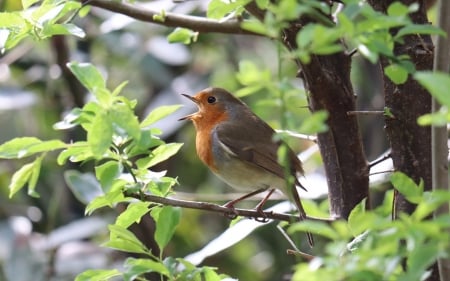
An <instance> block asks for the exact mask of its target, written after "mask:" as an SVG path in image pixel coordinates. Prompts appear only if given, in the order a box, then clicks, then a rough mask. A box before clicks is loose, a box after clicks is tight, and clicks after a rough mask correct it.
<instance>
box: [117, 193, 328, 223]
mask: <svg viewBox="0 0 450 281" xmlns="http://www.w3.org/2000/svg"><path fill="white" fill-rule="evenodd" d="M125 195H126V196H128V197H132V198H136V199H139V200H142V201H146V202H153V203H158V204H162V205H168V206H174V207H182V208H188V209H196V210H204V211H209V212H214V213H221V214H223V215H225V216H227V215H229V214H230V212H232V213H233V214H236V215H238V216H242V217H247V218H253V219H260V220H261V219H272V220H278V221H287V222H296V221H299V220H300V218H299V217H298V216H296V215H289V214H281V213H274V212H263V213H262V214H261V213H260V212H258V211H257V210H249V209H238V208H235V209H234V210H230V208H227V207H223V206H220V205H217V204H213V203H207V202H196V201H187V200H180V199H173V198H167V197H160V196H156V195H151V194H139V193H126V194H125ZM306 219H308V220H313V221H321V222H327V223H329V222H332V221H333V220H332V219H322V218H314V217H309V216H307V217H306Z"/></svg>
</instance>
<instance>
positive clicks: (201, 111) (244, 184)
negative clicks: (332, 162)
mask: <svg viewBox="0 0 450 281" xmlns="http://www.w3.org/2000/svg"><path fill="white" fill-rule="evenodd" d="M182 96H184V97H186V98H188V99H190V100H191V101H193V102H194V103H195V104H196V105H197V107H198V111H197V112H194V113H192V114H190V115H187V116H184V117H182V118H180V119H179V120H180V121H181V120H191V121H192V122H193V124H194V127H195V130H196V137H195V144H196V150H197V155H198V157H199V158H200V159H201V161H202V162H203V163H204V164H205V165H206V166H207V167H208V168H209V169H210V171H211V172H212V173H213V174H215V175H216V176H217V177H218V178H220V179H221V180H222V181H224V182H225V183H227V184H228V185H230V186H231V187H233V188H235V189H236V190H240V191H244V192H248V193H247V194H245V195H244V196H242V197H239V198H237V199H235V200H232V201H230V202H228V203H227V204H225V205H224V206H225V207H228V208H231V209H234V204H236V203H237V202H239V201H242V200H243V199H246V198H248V197H250V196H253V195H255V194H258V193H261V192H264V191H269V192H268V194H267V196H266V197H265V198H264V199H263V200H262V201H261V202H260V203H259V204H258V205H257V207H256V209H257V211H259V212H260V213H261V214H263V212H262V206H263V205H264V203H265V202H266V201H267V200H268V198H269V197H270V196H271V194H272V193H273V192H274V190H275V189H278V190H280V191H281V192H282V193H284V194H285V195H286V196H287V197H288V198H289V199H290V201H292V202H294V204H295V206H296V207H297V209H298V212H299V218H300V220H305V219H306V218H307V217H306V213H305V210H304V208H303V205H302V202H301V200H300V196H299V194H298V191H297V188H296V186H298V187H300V188H302V189H304V190H306V189H305V187H303V185H302V184H301V183H300V182H299V180H298V176H301V175H303V174H304V171H303V168H302V163H301V161H300V160H299V159H298V157H297V155H296V154H295V153H294V152H293V151H292V149H290V148H289V147H288V146H287V145H286V144H285V143H283V142H282V141H275V140H274V135H275V131H274V129H273V128H272V127H270V126H269V125H268V124H267V123H266V122H265V121H263V120H262V119H261V118H259V117H258V116H257V115H256V114H254V113H253V112H252V111H251V109H250V108H249V107H248V106H247V105H246V104H245V103H244V102H242V101H241V100H240V99H238V98H236V97H234V96H233V95H232V94H231V93H229V92H228V91H227V90H225V89H222V88H215V87H210V88H206V89H204V90H201V91H200V92H198V93H197V94H195V95H194V96H190V95H187V94H182ZM281 145H284V147H285V148H286V155H287V161H286V162H287V163H286V164H287V168H286V167H285V166H283V165H281V164H280V163H279V161H278V149H279V148H280V146H281ZM286 176H290V177H291V178H292V179H293V182H292V184H291V186H288V185H287V181H286ZM306 235H307V238H308V242H309V244H310V246H311V247H312V246H313V245H314V241H313V237H312V235H311V234H310V233H309V232H307V233H306Z"/></svg>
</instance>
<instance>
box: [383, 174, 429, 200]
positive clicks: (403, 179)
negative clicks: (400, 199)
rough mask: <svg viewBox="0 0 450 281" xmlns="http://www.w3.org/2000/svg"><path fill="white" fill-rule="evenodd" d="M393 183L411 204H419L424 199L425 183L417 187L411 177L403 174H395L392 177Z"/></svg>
mask: <svg viewBox="0 0 450 281" xmlns="http://www.w3.org/2000/svg"><path fill="white" fill-rule="evenodd" d="M391 183H392V185H393V186H394V188H395V189H397V190H398V191H399V192H400V193H401V194H403V196H405V198H406V199H407V200H408V201H409V202H411V203H415V204H417V203H419V202H421V201H422V197H423V181H422V180H421V181H420V184H419V185H417V184H416V183H415V182H414V181H413V180H412V179H411V178H410V177H408V176H407V175H406V174H404V173H402V172H395V173H393V174H392V176H391Z"/></svg>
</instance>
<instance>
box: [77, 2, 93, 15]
mask: <svg viewBox="0 0 450 281" xmlns="http://www.w3.org/2000/svg"><path fill="white" fill-rule="evenodd" d="M90 11H91V6H90V5H84V6H83V7H82V8H81V9H80V10H79V11H78V16H79V17H80V18H84V17H86V16H87V15H88V14H89V12H90Z"/></svg>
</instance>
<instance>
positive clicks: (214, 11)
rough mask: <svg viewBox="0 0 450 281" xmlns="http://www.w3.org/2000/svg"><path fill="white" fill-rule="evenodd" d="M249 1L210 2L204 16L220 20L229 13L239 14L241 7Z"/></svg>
mask: <svg viewBox="0 0 450 281" xmlns="http://www.w3.org/2000/svg"><path fill="white" fill-rule="evenodd" d="M250 1H251V0H234V1H227V0H225V1H222V0H212V1H210V2H209V4H208V9H207V10H206V16H207V17H208V18H212V19H222V18H223V17H225V16H226V15H228V14H230V13H236V14H240V13H242V11H243V7H244V6H245V5H247V4H248V3H249V2H250Z"/></svg>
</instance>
